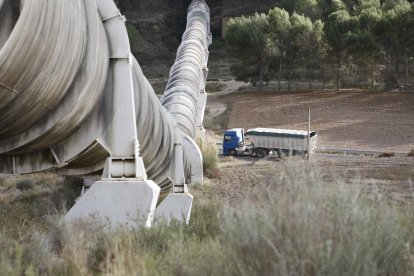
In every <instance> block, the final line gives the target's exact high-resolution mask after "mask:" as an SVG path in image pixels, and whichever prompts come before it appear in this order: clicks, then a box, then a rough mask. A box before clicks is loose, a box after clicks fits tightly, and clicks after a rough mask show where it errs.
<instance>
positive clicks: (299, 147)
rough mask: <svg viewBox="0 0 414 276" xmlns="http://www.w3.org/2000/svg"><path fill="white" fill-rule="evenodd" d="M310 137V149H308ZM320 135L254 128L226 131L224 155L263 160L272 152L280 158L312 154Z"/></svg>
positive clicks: (297, 131) (312, 132) (288, 130)
mask: <svg viewBox="0 0 414 276" xmlns="http://www.w3.org/2000/svg"><path fill="white" fill-rule="evenodd" d="M308 137H309V143H310V147H308ZM317 142H318V135H317V134H316V132H315V131H311V132H310V133H309V132H308V131H303V130H291V129H274V128H253V129H249V130H248V131H244V129H243V128H232V129H229V130H227V131H225V133H224V136H223V155H232V156H242V155H248V156H255V157H258V158H263V157H265V156H267V155H269V154H270V153H271V152H272V153H274V154H277V155H278V156H279V157H282V156H288V155H303V156H306V155H307V154H308V149H309V148H310V151H311V154H312V153H313V152H314V151H315V149H316V147H317Z"/></svg>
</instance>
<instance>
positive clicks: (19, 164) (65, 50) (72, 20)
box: [0, 0, 211, 189]
mask: <svg viewBox="0 0 414 276" xmlns="http://www.w3.org/2000/svg"><path fill="white" fill-rule="evenodd" d="M17 3H18V4H17ZM0 15H5V16H0V23H1V24H0V115H1V118H2V119H1V120H0V173H30V172H36V171H43V170H50V169H55V170H57V171H58V172H61V173H68V174H89V173H94V172H99V171H100V170H102V169H103V167H104V165H105V159H106V158H108V157H111V156H113V157H125V156H126V157H129V156H131V157H133V156H134V149H133V146H132V144H133V143H132V142H133V141H132V140H133V139H136V140H137V142H138V143H139V146H140V152H139V154H140V156H141V157H142V158H143V160H144V164H145V168H146V174H147V175H148V177H149V178H150V179H153V180H154V181H155V182H156V183H157V184H158V185H159V186H161V188H163V189H168V188H169V187H171V185H172V182H173V178H174V177H173V174H174V173H173V170H174V168H177V166H176V165H177V164H175V163H176V162H177V160H182V161H180V162H183V164H182V166H181V167H182V168H184V172H183V175H184V176H185V177H186V178H188V177H189V175H190V162H189V161H188V160H189V158H188V153H187V150H186V149H185V148H184V149H183V152H182V158H181V159H180V158H178V159H177V158H176V157H174V156H175V154H176V153H177V152H176V149H175V148H176V145H177V144H178V143H180V141H178V140H179V139H177V137H180V135H177V131H179V132H180V133H181V132H182V133H183V134H185V135H188V136H189V137H190V138H192V139H194V138H195V135H196V127H197V124H198V123H197V118H198V115H199V113H200V110H199V108H198V106H199V102H200V93H202V92H203V91H204V88H205V80H206V73H205V72H206V68H207V67H206V65H207V61H208V46H209V45H210V43H211V39H210V37H209V33H210V30H209V25H210V24H209V23H210V22H209V10H208V7H207V5H206V3H205V1H203V0H195V1H193V2H192V3H191V5H190V7H189V10H188V17H187V21H188V22H187V27H186V31H185V32H184V34H183V42H182V43H181V45H180V47H179V49H178V52H177V58H176V61H175V63H174V65H173V67H172V69H171V74H170V79H169V82H168V85H167V88H166V91H165V93H164V96H163V98H162V101H161V102H160V101H159V99H158V98H157V96H156V95H155V93H154V91H153V89H152V87H151V85H150V84H149V82H148V80H147V79H146V78H145V76H144V74H143V73H142V70H141V68H140V66H139V64H138V62H137V61H136V60H135V58H133V57H132V55H131V54H130V48H129V41H128V38H127V36H126V28H125V25H124V23H123V20H124V19H123V17H122V16H121V14H120V13H119V11H118V10H117V8H116V6H115V5H114V3H113V1H112V0H97V1H95V0H65V1H56V0H54V1H52V0H25V1H20V2H18V1H11V0H0ZM125 87H127V88H128V89H131V94H128V93H127V94H120V93H125V91H122V90H123V89H122V88H125ZM129 95H130V96H129ZM129 99H131V101H132V102H133V103H134V105H133V106H131V108H130V109H131V112H132V113H133V114H134V115H135V116H134V118H133V119H131V118H127V119H128V120H125V121H122V116H121V115H122V114H121V115H120V113H122V112H123V110H122V109H123V106H122V105H120V104H117V102H119V101H121V102H124V103H128V102H131V101H129ZM117 116H121V117H120V119H121V121H122V122H123V123H125V124H129V122H134V126H130V125H126V126H123V125H122V124H119V123H115V121H116V120H117V119H116V118H118V117H117ZM118 119H119V118H118ZM127 122H128V123H127ZM176 126H178V128H177V127H176ZM125 130H128V133H131V135H132V138H131V139H130V137H127V136H128V135H126V133H125V132H124V131H125ZM180 133H178V134H180ZM134 137H135V138H134ZM123 139H124V140H123ZM128 139H129V140H128ZM135 150H136V149H135Z"/></svg>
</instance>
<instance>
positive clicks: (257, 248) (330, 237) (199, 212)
mask: <svg viewBox="0 0 414 276" xmlns="http://www.w3.org/2000/svg"><path fill="white" fill-rule="evenodd" d="M287 163H288V164H287V166H286V169H285V171H284V172H283V174H282V176H281V177H280V178H277V179H274V180H273V181H272V182H271V183H266V184H264V185H262V186H261V187H260V189H261V192H260V193H259V195H258V198H256V199H255V201H254V202H253V201H252V202H248V201H246V202H244V203H243V204H241V205H240V206H239V207H238V208H231V207H227V206H224V205H222V204H220V203H216V202H213V201H198V202H196V204H195V207H194V211H193V214H192V219H191V222H190V224H189V225H182V224H179V223H172V224H171V225H169V226H167V225H164V224H157V225H156V226H155V227H153V228H151V229H146V228H140V229H136V230H130V229H119V230H118V231H116V232H114V233H108V232H106V231H104V230H102V229H95V228H93V227H92V225H88V224H82V225H77V226H74V227H73V228H71V229H70V230H69V229H68V228H67V227H65V226H64V225H61V224H60V223H59V217H58V216H57V217H55V218H48V221H47V223H45V225H46V226H45V227H46V228H47V229H48V231H46V233H44V234H41V233H40V232H39V231H37V230H36V229H32V230H31V231H29V232H27V233H23V234H22V235H20V236H19V238H14V239H13V238H10V237H7V236H6V235H4V234H3V235H0V274H5V275H22V274H24V273H26V274H27V275H36V274H43V275H412V272H413V271H414V267H413V264H414V262H413V253H414V252H413V249H412V245H413V242H414V234H413V233H414V214H413V212H412V208H411V206H409V207H407V206H403V207H402V206H397V205H395V206H394V205H392V204H391V203H386V202H385V201H384V200H382V198H381V196H380V195H372V194H371V195H369V197H367V196H366V194H365V193H361V192H360V190H359V188H358V187H357V186H353V185H349V184H343V183H341V181H340V180H338V183H337V184H335V185H332V184H329V185H328V184H324V181H323V175H321V173H319V171H318V169H317V168H314V167H312V166H311V165H308V164H306V163H303V162H298V161H295V162H291V163H290V162H289V161H288V162H287Z"/></svg>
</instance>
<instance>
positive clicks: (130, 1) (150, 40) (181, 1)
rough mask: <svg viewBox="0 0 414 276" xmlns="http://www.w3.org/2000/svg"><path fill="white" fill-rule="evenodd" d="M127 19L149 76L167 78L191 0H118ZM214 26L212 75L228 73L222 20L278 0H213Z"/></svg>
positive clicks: (262, 8)
mask: <svg viewBox="0 0 414 276" xmlns="http://www.w3.org/2000/svg"><path fill="white" fill-rule="evenodd" d="M117 2H118V3H117V4H118V6H119V8H120V9H121V11H122V13H123V14H124V15H125V16H126V17H127V19H128V29H129V33H130V37H131V43H132V50H133V52H134V54H135V56H136V57H137V59H138V61H139V62H140V64H141V66H142V67H143V70H144V73H145V74H146V75H147V77H149V78H158V79H161V78H166V77H167V76H168V72H169V68H170V66H171V64H172V63H173V61H174V59H175V52H176V50H177V47H178V45H179V43H180V41H181V35H182V33H183V31H184V29H185V24H186V13H187V7H188V5H189V3H190V2H191V1H190V0H118V1H117ZM207 3H208V4H209V6H210V9H211V29H212V32H213V36H214V38H215V39H214V41H215V42H218V43H217V45H213V46H212V48H211V49H210V51H211V53H210V62H209V63H210V64H209V67H210V69H211V70H210V77H212V78H226V77H229V71H228V66H227V67H226V66H224V67H223V65H226V64H228V62H227V61H226V60H225V59H226V56H227V55H226V54H225V53H224V51H225V49H224V44H223V43H220V37H221V33H222V25H223V20H226V18H228V17H229V16H239V15H242V14H252V13H254V12H255V11H267V10H268V9H269V8H271V7H274V6H275V5H276V4H277V1H269V0H210V1H207Z"/></svg>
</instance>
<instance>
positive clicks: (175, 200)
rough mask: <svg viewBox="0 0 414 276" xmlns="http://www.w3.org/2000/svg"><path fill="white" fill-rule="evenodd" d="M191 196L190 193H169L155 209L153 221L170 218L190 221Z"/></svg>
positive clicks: (168, 219) (169, 219)
mask: <svg viewBox="0 0 414 276" xmlns="http://www.w3.org/2000/svg"><path fill="white" fill-rule="evenodd" d="M192 207H193V196H192V195H190V194H185V193H184V194H169V195H168V196H167V197H166V198H165V199H164V200H163V201H162V202H161V204H160V205H159V206H158V207H157V209H156V210H155V221H165V222H166V223H169V222H170V221H171V220H173V219H174V220H177V221H180V222H184V221H185V222H186V223H187V224H188V223H189V222H190V214H191V208H192Z"/></svg>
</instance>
